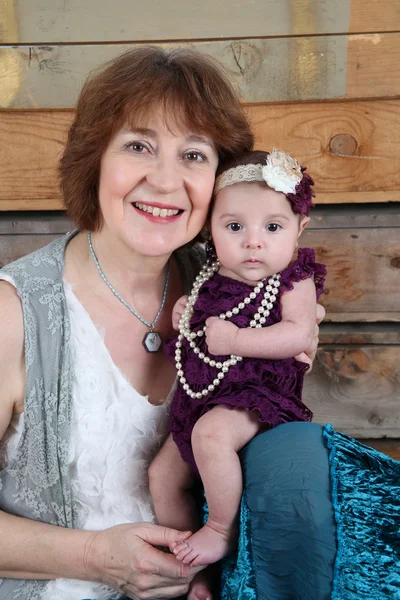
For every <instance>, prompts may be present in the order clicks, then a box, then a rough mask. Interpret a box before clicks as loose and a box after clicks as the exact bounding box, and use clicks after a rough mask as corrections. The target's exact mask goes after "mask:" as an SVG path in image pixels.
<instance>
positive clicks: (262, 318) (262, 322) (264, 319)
mask: <svg viewBox="0 0 400 600" xmlns="http://www.w3.org/2000/svg"><path fill="white" fill-rule="evenodd" d="M266 320H267V319H266V318H265V317H261V319H260V323H261V324H262V325H264V323H265V322H266Z"/></svg>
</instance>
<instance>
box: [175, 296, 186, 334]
mask: <svg viewBox="0 0 400 600" xmlns="http://www.w3.org/2000/svg"><path fill="white" fill-rule="evenodd" d="M188 299H189V296H181V297H180V298H179V300H178V301H177V302H176V303H175V306H174V308H173V310H172V327H173V328H174V329H175V330H176V331H178V329H179V321H180V318H181V316H182V314H183V311H184V310H185V308H186V304H187V301H188Z"/></svg>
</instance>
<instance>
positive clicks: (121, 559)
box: [85, 523, 204, 600]
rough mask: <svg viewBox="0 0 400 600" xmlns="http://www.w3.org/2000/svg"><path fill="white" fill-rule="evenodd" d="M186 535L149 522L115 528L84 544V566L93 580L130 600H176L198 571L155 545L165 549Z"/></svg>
mask: <svg viewBox="0 0 400 600" xmlns="http://www.w3.org/2000/svg"><path fill="white" fill-rule="evenodd" d="M189 535H191V533H190V532H182V531H177V530H176V529H169V528H168V527H161V526H159V525H153V524H152V523H134V524H127V525H117V526H115V527H111V528H110V529H106V530H104V531H99V532H93V534H92V536H91V537H90V540H89V542H88V543H87V544H86V548H85V563H86V566H87V568H88V570H89V572H91V573H93V576H94V577H95V579H96V581H101V582H102V583H104V584H106V585H108V586H110V587H112V588H113V589H115V590H118V591H119V592H122V593H123V594H126V595H127V596H129V597H130V598H132V599H133V600H146V599H148V600H150V599H151V600H155V599H156V598H176V597H177V596H182V595H184V594H186V593H187V591H188V589H189V584H190V582H191V581H192V579H193V577H194V576H195V575H196V573H198V572H199V571H200V570H201V568H198V567H197V568H193V567H188V566H187V565H184V564H183V563H182V562H180V561H178V560H177V559H176V558H175V556H174V555H173V554H166V553H165V552H162V551H161V550H158V549H157V548H155V546H165V547H167V546H168V545H169V544H170V543H172V542H174V541H176V540H185V539H186V538H187V537H189ZM202 568H204V567H202Z"/></svg>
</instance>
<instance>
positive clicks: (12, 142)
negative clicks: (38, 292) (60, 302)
mask: <svg viewBox="0 0 400 600" xmlns="http://www.w3.org/2000/svg"><path fill="white" fill-rule="evenodd" d="M246 111H247V114H248V115H249V118H250V120H251V121H252V123H253V126H254V130H255V134H256V145H257V147H259V148H267V149H268V148H272V147H274V146H276V147H281V148H285V149H286V150H287V151H289V152H291V153H292V154H293V155H294V156H296V157H297V158H298V159H299V160H300V162H301V163H302V164H305V165H307V167H308V169H309V172H310V173H311V174H312V175H313V177H314V179H315V181H316V191H317V199H316V201H317V202H321V200H322V202H335V199H336V197H337V194H338V193H340V194H342V196H343V197H344V196H345V197H346V199H347V201H348V202H351V201H352V194H353V193H354V194H356V200H357V201H359V200H360V194H364V193H365V194H366V197H367V195H368V193H372V194H375V193H377V194H379V193H380V191H381V190H385V194H386V195H384V196H383V197H382V198H381V200H382V201H385V200H387V199H388V196H387V194H390V198H391V199H395V200H398V201H399V200H400V100H380V101H377V100H375V101H354V102H326V103H318V104H313V103H311V104H302V103H295V104H278V105H274V104H273V105H267V104H262V105H256V106H254V105H248V106H246ZM72 118H73V113H72V111H0V210H26V209H33V208H37V209H38V210H43V209H53V208H54V209H56V208H61V205H60V204H59V203H58V200H59V191H58V183H57V178H56V165H57V160H58V157H59V155H60V152H61V150H62V147H63V144H64V142H65V140H66V135H67V129H68V127H69V125H70V124H71V122H72ZM343 132H345V133H346V135H351V136H352V137H354V139H355V140H356V142H357V150H356V151H355V153H354V155H349V156H343V155H342V156H337V155H336V154H334V153H333V152H332V151H331V150H330V142H331V140H332V138H334V137H335V136H337V135H341V134H343ZM367 199H368V198H367ZM373 199H374V200H377V197H376V196H375V195H374V196H373ZM36 202H37V205H36V207H35V203H36Z"/></svg>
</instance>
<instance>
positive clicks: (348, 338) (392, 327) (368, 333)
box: [319, 322, 400, 346]
mask: <svg viewBox="0 0 400 600" xmlns="http://www.w3.org/2000/svg"><path fill="white" fill-rule="evenodd" d="M319 340H320V344H325V345H326V344H341V345H343V344H351V345H364V346H365V345H366V344H374V345H380V346H382V345H385V346H388V345H390V346H393V345H397V346H400V323H326V322H324V323H321V325H320V329H319Z"/></svg>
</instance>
